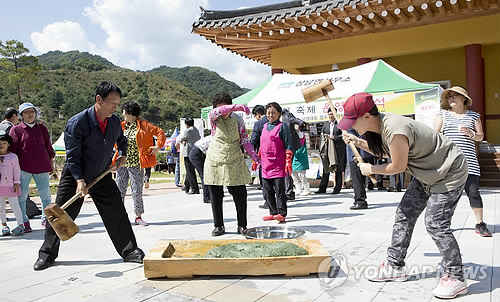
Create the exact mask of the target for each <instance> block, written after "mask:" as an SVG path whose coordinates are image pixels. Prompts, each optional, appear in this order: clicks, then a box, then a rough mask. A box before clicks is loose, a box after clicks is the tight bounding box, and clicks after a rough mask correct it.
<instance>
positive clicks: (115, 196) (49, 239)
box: [38, 166, 137, 260]
mask: <svg viewBox="0 0 500 302" xmlns="http://www.w3.org/2000/svg"><path fill="white" fill-rule="evenodd" d="M75 192H76V180H75V179H74V178H73V175H71V172H70V171H69V169H68V168H67V167H66V166H64V168H63V171H62V174H61V180H60V181H59V185H58V186H57V197H56V204H58V205H59V206H62V205H63V204H64V203H65V202H66V201H68V200H69V199H70V198H71V197H73V195H75ZM89 194H90V196H91V197H92V200H93V201H94V204H95V206H96V208H97V210H98V211H99V215H101V218H102V222H103V223H104V226H105V227H106V230H107V232H108V235H109V237H110V238H111V241H112V242H113V245H114V246H115V249H116V251H117V252H118V254H120V256H121V257H122V258H123V257H125V256H126V255H127V254H129V253H130V252H132V251H133V250H135V249H136V248H137V242H136V240H135V235H134V232H133V231H132V226H131V224H130V221H129V219H128V215H127V212H126V210H125V206H124V205H123V202H122V197H121V195H120V191H119V190H118V187H117V186H116V182H115V181H114V180H113V179H112V177H111V173H109V174H108V175H106V176H104V177H103V178H102V179H101V180H100V181H99V182H98V183H96V184H95V185H94V186H93V187H92V188H90V190H89ZM82 204H83V197H82V198H79V199H77V200H76V201H75V202H74V203H72V204H71V205H70V206H69V207H67V208H66V210H65V211H66V213H68V215H69V217H71V219H73V220H75V219H76V217H77V216H78V214H79V213H80V209H81V208H82ZM60 242H61V241H60V239H59V237H57V235H56V233H55V231H54V229H53V228H52V226H51V225H50V224H49V223H47V226H46V227H45V238H44V242H43V244H42V247H41V248H40V250H39V252H38V257H39V258H41V259H45V260H54V259H56V258H57V256H58V254H59V244H60ZM97 246H98V243H97V242H96V246H94V248H95V247H97ZM89 248H90V247H89Z"/></svg>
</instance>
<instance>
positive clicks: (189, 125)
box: [0, 82, 491, 298]
mask: <svg viewBox="0 0 500 302" xmlns="http://www.w3.org/2000/svg"><path fill="white" fill-rule="evenodd" d="M120 99H121V90H120V88H119V87H118V86H116V85H115V84H113V83H111V82H102V83H101V84H100V85H99V86H98V87H97V88H96V93H95V96H94V101H95V104H94V105H93V106H92V107H90V108H88V109H86V110H84V111H82V112H80V113H78V114H77V115H75V116H73V117H72V118H70V119H69V120H68V122H67V125H66V127H65V130H64V134H65V135H64V140H65V145H66V163H65V165H64V168H63V170H62V174H61V177H60V182H59V185H58V186H57V195H56V200H55V203H56V204H58V205H62V204H64V203H65V202H66V201H67V200H68V199H70V198H71V197H72V196H73V195H74V194H75V193H76V194H79V198H78V199H77V200H76V202H74V203H73V204H71V205H70V206H69V207H67V208H66V212H67V213H68V215H69V216H70V218H72V219H75V218H76V217H77V216H78V214H79V212H80V208H81V207H82V203H83V198H84V196H85V195H86V194H89V195H90V196H91V197H92V199H93V201H94V204H95V206H96V207H97V208H98V210H99V214H100V215H101V218H102V220H103V223H104V225H105V227H106V230H107V232H108V234H109V236H110V238H111V240H112V242H113V244H114V246H115V249H116V251H117V252H118V254H119V255H120V256H121V257H122V258H123V259H124V261H127V262H137V263H142V259H143V257H144V253H143V251H142V250H141V249H140V248H139V247H138V246H137V243H136V239H135V235H134V232H133V230H132V228H131V224H130V222H129V219H128V214H127V212H126V210H125V206H124V202H125V195H126V191H127V187H128V184H129V181H130V187H131V192H132V199H133V203H134V212H135V221H134V222H135V224H137V225H142V226H147V225H148V223H147V222H146V221H145V220H144V219H143V217H142V216H143V214H144V212H145V209H144V203H143V198H142V193H143V186H144V187H146V188H147V187H148V186H149V177H150V174H151V168H152V167H154V166H156V164H157V160H156V155H157V154H158V152H159V150H160V149H161V148H162V147H163V146H164V145H165V141H166V136H165V133H164V131H163V130H162V129H160V128H159V127H156V126H154V125H152V124H151V123H149V122H147V121H145V120H142V119H141V118H140V114H141V108H140V105H139V104H138V103H136V102H128V103H126V104H124V105H123V106H122V107H121V109H122V116H123V121H120V119H119V118H118V117H117V116H116V115H114V112H115V111H116V110H117V108H118V107H119V105H120ZM212 104H213V110H211V111H210V112H209V120H210V131H211V134H210V135H208V136H206V137H203V138H202V137H201V136H200V131H199V129H197V128H196V127H195V126H194V120H193V119H192V118H187V119H185V126H186V129H185V130H184V131H183V132H182V133H181V134H180V135H179V136H177V138H176V141H175V142H174V143H173V144H172V146H171V147H172V151H171V153H170V154H171V156H172V158H171V162H172V163H173V162H175V175H176V176H175V184H176V185H178V186H180V187H182V189H183V190H184V191H185V192H186V194H200V188H199V185H198V182H197V176H196V172H198V175H199V177H200V180H201V185H202V192H203V202H204V203H210V204H211V208H212V215H213V224H214V229H213V231H212V236H220V235H223V234H224V233H225V226H224V215H223V207H222V201H223V197H224V187H226V188H227V190H228V192H229V194H230V195H231V196H232V198H233V201H234V203H235V208H236V216H237V223H238V226H237V230H236V231H237V232H238V233H239V234H243V235H245V234H246V232H247V185H248V184H250V183H251V182H252V177H251V171H250V170H253V171H258V179H259V189H261V190H262V194H263V199H264V201H265V202H264V204H262V205H260V206H259V207H261V208H265V209H267V210H268V215H263V217H262V219H263V220H264V221H271V220H276V221H277V222H279V223H283V222H286V217H287V214H288V207H287V204H288V202H289V201H292V200H295V199H296V198H298V197H300V196H307V195H310V194H311V189H310V183H309V180H308V178H307V177H306V171H307V170H308V169H309V157H308V149H307V146H308V144H307V141H306V139H307V135H306V133H307V130H308V125H307V123H305V122H304V121H302V120H300V119H298V118H296V117H295V116H293V114H291V113H290V112H289V111H288V110H286V109H283V108H282V107H281V106H280V105H279V104H278V103H275V102H270V103H268V104H267V105H265V106H261V105H258V106H255V107H254V108H253V110H252V111H250V109H249V108H248V107H247V106H245V105H240V104H233V102H232V98H231V96H229V95H228V94H227V93H219V94H217V95H216V96H215V97H214V98H213V102H212ZM471 104H472V99H471V98H470V97H469V95H468V94H467V91H466V90H465V89H464V88H463V87H458V86H455V87H452V88H450V89H446V90H445V91H444V92H443V93H442V95H441V108H442V110H441V111H440V113H439V115H438V116H437V117H436V120H435V125H434V129H432V128H430V127H427V126H425V125H423V124H421V123H418V122H416V121H414V120H412V119H409V118H405V117H402V116H400V115H396V114H391V113H380V112H379V111H378V108H377V106H376V105H375V103H374V102H373V98H372V96H371V95H370V94H368V93H357V94H354V95H353V96H351V97H350V98H348V99H347V100H346V102H345V103H344V105H343V106H344V116H343V118H342V119H341V120H340V121H339V120H336V116H335V114H334V112H332V109H329V110H328V117H329V119H328V121H327V122H325V123H324V124H323V127H322V130H321V143H320V148H319V149H320V156H321V162H322V167H323V170H322V171H321V172H320V173H319V175H318V176H319V177H318V178H321V180H320V183H319V188H318V190H317V191H316V192H315V194H325V193H327V187H328V183H329V181H330V174H331V173H333V174H334V177H333V180H334V181H333V183H334V185H333V189H332V191H331V194H339V193H340V192H341V190H342V189H343V188H344V186H345V183H346V181H345V180H346V179H347V178H349V179H351V181H352V186H353V189H354V204H353V205H352V206H351V210H365V209H368V202H367V194H366V190H367V189H368V190H373V189H375V188H377V189H379V190H383V189H385V187H384V186H383V178H384V177H385V176H389V178H390V187H389V188H388V190H389V191H391V192H399V191H401V190H402V189H403V188H404V174H402V173H404V172H405V171H406V172H409V174H410V175H411V180H410V182H409V185H408V186H407V188H406V190H405V193H404V195H403V197H402V199H401V201H400V203H399V206H398V207H397V209H396V214H395V222H394V227H393V233H392V240H391V244H390V246H389V248H388V250H387V258H386V261H384V263H383V264H382V265H381V266H380V268H379V271H378V274H377V275H376V276H374V277H373V278H371V281H375V282H381V281H405V280H406V279H407V276H406V273H405V269H404V266H405V257H406V254H407V250H408V246H409V244H410V240H411V236H412V231H413V228H414V226H415V223H416V221H417V218H418V217H419V215H420V214H421V213H422V212H423V211H424V209H426V211H425V225H426V228H427V231H428V233H429V234H430V236H431V238H432V239H433V240H434V242H435V244H436V246H437V247H438V249H439V251H440V253H441V255H442V257H443V262H442V263H443V268H444V272H445V275H444V277H443V278H442V279H441V281H440V283H439V284H438V286H437V287H436V289H435V290H434V295H435V296H437V297H441V298H453V297H455V296H457V295H459V294H463V293H465V292H467V284H466V280H465V279H464V268H463V264H462V259H461V256H460V249H459V246H458V243H457V241H456V240H455V238H454V236H453V234H452V231H451V229H450V224H451V219H452V217H453V214H454V210H455V208H456V206H457V202H458V200H459V198H460V196H461V194H462V191H463V190H464V189H465V192H466V194H467V196H468V198H469V201H470V205H471V208H472V210H473V212H474V214H475V217H476V220H477V224H476V226H475V230H476V232H477V233H478V234H479V235H481V236H483V237H490V236H491V232H490V231H489V230H488V228H487V226H486V224H485V222H484V221H483V203H482V199H481V196H480V193H479V176H480V169H479V163H478V160H477V155H476V150H475V145H474V142H476V141H481V140H482V138H483V136H484V134H483V130H482V125H481V121H480V118H479V114H478V113H476V112H473V111H471V110H468V109H467V108H468V106H470V105H471ZM237 112H239V113H240V114H237ZM241 114H246V115H250V114H253V116H254V118H255V119H256V120H257V122H256V123H255V124H254V127H253V131H252V135H251V137H250V138H249V137H248V135H247V129H246V127H245V122H244V120H243V118H242V116H241ZM39 116H40V112H39V110H38V108H36V107H35V106H34V105H33V104H31V103H23V104H21V105H20V107H19V109H18V110H17V109H15V108H7V109H6V110H5V119H4V121H2V122H1V123H0V173H1V175H2V177H1V179H0V196H1V198H0V220H1V223H2V235H3V236H6V235H16V236H17V235H22V234H23V233H28V232H31V226H30V221H29V219H28V217H27V215H26V200H27V198H28V195H29V184H30V182H31V180H32V179H34V181H35V184H36V187H37V189H38V193H39V195H40V199H41V202H42V207H46V206H47V205H49V204H50V203H51V195H50V190H49V174H50V173H52V172H53V171H54V157H55V152H54V150H53V148H52V144H51V141H50V137H49V133H48V131H47V128H46V127H45V126H44V125H43V123H41V122H39V121H38V117H39ZM423 142H425V143H423ZM354 148H355V149H354ZM355 151H357V152H355ZM356 153H359V154H360V157H361V159H362V160H360V159H359V158H357V157H356V156H355V154H356ZM245 154H246V155H245ZM245 156H248V157H250V158H251V160H252V165H251V168H250V169H249V167H248V165H247V164H246V162H245ZM179 158H182V160H183V162H184V165H185V170H186V177H185V182H184V184H183V185H182V184H181V183H180V177H179V174H180V173H179V170H180V169H179V168H180V167H179V162H180V161H179ZM112 164H114V165H115V166H116V175H117V176H116V180H113V178H112V176H111V174H110V173H108V174H107V175H105V176H104V177H103V178H102V179H101V180H99V181H98V182H97V183H96V184H95V185H94V186H92V187H91V188H89V187H88V186H87V184H89V183H90V182H92V180H93V179H95V178H97V177H98V176H99V175H100V174H102V173H103V172H105V171H107V169H108V168H109V167H110V166H111V165H112ZM369 175H376V176H377V179H378V182H377V184H376V186H375V184H373V183H371V181H369V180H368V178H367V176H369ZM6 199H7V200H8V202H9V204H10V207H11V209H12V211H13V213H14V216H15V220H16V225H15V226H14V227H13V229H12V230H10V228H9V226H8V225H7V219H6V204H5V201H6ZM41 221H42V225H43V226H44V227H45V237H44V242H43V244H42V246H41V248H40V250H39V257H38V259H37V261H36V262H35V265H34V269H35V270H43V269H46V268H48V267H49V266H51V265H52V264H53V263H54V261H55V259H56V258H57V257H58V251H59V245H60V240H59V238H58V236H57V235H56V232H55V231H54V229H53V227H52V225H51V224H50V223H47V217H45V216H44V214H42V220H41Z"/></svg>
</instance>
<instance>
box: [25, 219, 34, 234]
mask: <svg viewBox="0 0 500 302" xmlns="http://www.w3.org/2000/svg"><path fill="white" fill-rule="evenodd" d="M24 232H25V233H31V232H33V230H32V229H31V226H30V222H29V221H26V222H25V223H24Z"/></svg>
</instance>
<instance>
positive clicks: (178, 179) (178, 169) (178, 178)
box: [175, 156, 181, 185]
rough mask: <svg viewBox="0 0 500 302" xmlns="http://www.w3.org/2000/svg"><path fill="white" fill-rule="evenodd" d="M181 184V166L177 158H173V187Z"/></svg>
mask: <svg viewBox="0 0 500 302" xmlns="http://www.w3.org/2000/svg"><path fill="white" fill-rule="evenodd" d="M180 183H181V166H180V163H179V156H176V157H175V185H179V184H180Z"/></svg>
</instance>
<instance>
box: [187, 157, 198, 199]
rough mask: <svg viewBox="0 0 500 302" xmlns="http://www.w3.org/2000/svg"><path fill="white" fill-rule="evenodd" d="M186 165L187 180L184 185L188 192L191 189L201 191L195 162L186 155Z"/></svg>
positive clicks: (196, 191)
mask: <svg viewBox="0 0 500 302" xmlns="http://www.w3.org/2000/svg"><path fill="white" fill-rule="evenodd" d="M184 166H185V167H186V180H185V181H184V187H185V188H186V192H189V190H190V189H192V190H193V192H195V193H196V194H198V193H200V188H198V181H196V172H195V170H194V166H193V163H192V162H191V161H190V160H189V157H187V156H186V157H184Z"/></svg>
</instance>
